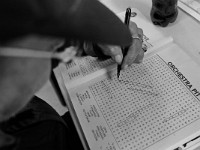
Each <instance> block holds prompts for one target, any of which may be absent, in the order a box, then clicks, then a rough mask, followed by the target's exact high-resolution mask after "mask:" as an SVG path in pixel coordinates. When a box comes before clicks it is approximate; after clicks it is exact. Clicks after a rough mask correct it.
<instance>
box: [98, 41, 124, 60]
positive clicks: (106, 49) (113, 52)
mask: <svg viewBox="0 0 200 150" xmlns="http://www.w3.org/2000/svg"><path fill="white" fill-rule="evenodd" d="M98 46H99V47H100V48H101V49H102V52H103V53H104V54H105V55H107V56H111V58H112V59H113V60H114V61H115V62H116V63H118V64H121V63H122V58H123V55H122V50H121V48H120V47H118V46H110V45H101V44H98Z"/></svg>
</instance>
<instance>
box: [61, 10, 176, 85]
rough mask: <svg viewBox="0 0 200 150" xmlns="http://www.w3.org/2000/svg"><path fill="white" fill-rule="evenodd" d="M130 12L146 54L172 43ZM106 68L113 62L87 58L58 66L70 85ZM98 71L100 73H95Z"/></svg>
mask: <svg viewBox="0 0 200 150" xmlns="http://www.w3.org/2000/svg"><path fill="white" fill-rule="evenodd" d="M132 12H134V13H136V14H137V15H136V16H135V17H131V21H133V22H135V23H136V24H137V26H138V27H140V28H142V29H143V34H144V37H143V41H144V42H143V46H142V47H143V48H144V49H147V52H146V54H147V53H151V52H153V51H155V50H158V49H160V48H161V47H165V46H167V45H169V44H170V43H172V42H173V38H172V37H166V36H165V35H164V34H163V32H161V31H160V29H159V28H158V27H157V26H154V25H153V24H152V22H150V21H149V20H147V19H146V18H145V17H144V16H143V15H142V14H141V13H140V12H139V11H138V10H137V9H132ZM124 14H125V12H123V13H120V14H119V17H120V18H124ZM108 66H109V67H110V68H111V69H112V68H113V67H116V64H114V61H113V60H111V59H109V60H105V61H98V60H97V58H94V57H89V56H88V57H84V58H82V59H78V60H74V61H73V62H72V63H70V64H60V66H59V69H60V71H61V73H62V74H63V76H65V78H64V80H65V81H64V82H67V83H68V84H71V82H72V81H76V82H79V81H77V79H81V78H82V77H86V76H87V75H89V74H92V73H94V72H95V74H98V75H99V73H100V74H102V73H105V72H106V71H107V70H106V69H105V68H107V67H108ZM107 69H108V68H107ZM99 70H101V71H100V72H97V71H99ZM108 70H109V69H108ZM92 76H95V75H92ZM92 76H90V77H92ZM90 77H89V78H90Z"/></svg>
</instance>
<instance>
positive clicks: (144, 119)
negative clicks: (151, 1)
mask: <svg viewBox="0 0 200 150" xmlns="http://www.w3.org/2000/svg"><path fill="white" fill-rule="evenodd" d="M132 11H134V12H136V13H137V15H136V16H135V17H132V18H131V20H132V21H134V22H135V23H136V24H137V25H138V27H140V28H142V29H143V31H144V35H145V36H144V44H143V47H144V48H147V53H146V54H145V58H144V60H143V62H142V63H141V64H133V65H132V66H130V67H129V68H127V69H126V70H123V71H121V75H120V78H119V79H117V65H116V64H115V63H114V62H113V61H112V60H104V61H100V60H98V59H97V58H93V57H89V56H88V57H85V58H82V59H79V60H74V61H73V62H72V63H71V64H60V65H59V67H58V68H56V69H55V70H54V73H55V75H56V78H57V80H58V83H59V85H60V88H61V91H62V93H63V96H64V97H65V100H66V103H67V105H68V109H69V111H70V113H71V115H72V118H73V121H74V123H75V126H76V128H77V131H78V133H79V135H80V138H81V140H82V143H83V145H84V148H85V149H91V150H179V149H178V148H182V149H187V148H188V147H191V146H193V147H195V144H196V143H197V141H198V140H199V138H198V136H199V135H200V76H199V75H200V66H199V65H198V63H197V62H195V61H194V60H193V59H192V58H191V57H189V56H188V55H187V53H185V52H184V50H182V49H181V48H180V47H179V46H178V45H176V44H175V43H174V42H173V39H172V38H171V37H166V36H165V35H164V34H163V33H162V32H161V31H160V30H159V28H158V27H157V26H154V25H152V23H151V21H149V20H147V19H146V18H145V17H144V16H143V15H142V14H141V13H140V12H139V11H138V10H137V9H132ZM124 13H125V12H123V13H121V14H119V16H120V17H122V18H123V17H124ZM108 74H109V75H108Z"/></svg>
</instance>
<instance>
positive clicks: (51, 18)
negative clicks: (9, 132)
mask: <svg viewBox="0 0 200 150" xmlns="http://www.w3.org/2000/svg"><path fill="white" fill-rule="evenodd" d="M0 19H1V24H0V33H1V34H0V121H2V120H5V119H7V118H9V117H10V116H12V115H14V114H15V113H16V112H17V111H19V110H20V109H21V108H22V107H24V106H25V105H26V104H27V103H28V101H29V100H30V99H31V97H32V96H33V95H34V93H35V92H37V91H38V90H39V89H40V88H41V87H42V86H43V85H44V83H45V82H46V81H47V80H48V78H49V75H50V71H51V60H50V59H40V58H25V57H2V56H1V47H12V48H13V51H14V48H20V49H32V50H35V51H49V52H53V51H54V50H55V47H57V46H58V45H61V44H62V43H63V42H64V39H65V38H68V39H69V38H73V39H76V40H86V41H91V42H100V43H105V44H112V45H121V46H126V45H129V44H130V43H131V35H130V32H129V30H128V29H127V28H126V26H124V25H123V23H122V22H121V21H120V20H119V19H118V17H116V16H115V15H114V14H113V13H112V12H111V11H110V10H109V9H107V8H106V7H104V6H103V5H102V4H101V3H100V2H98V1H96V0H51V1H49V0H42V1H41V0H1V1H0Z"/></svg>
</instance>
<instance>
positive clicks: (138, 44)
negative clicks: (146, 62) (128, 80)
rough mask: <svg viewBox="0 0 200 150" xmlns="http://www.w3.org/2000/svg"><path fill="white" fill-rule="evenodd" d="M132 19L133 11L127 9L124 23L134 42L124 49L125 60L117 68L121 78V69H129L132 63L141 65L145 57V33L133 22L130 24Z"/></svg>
mask: <svg viewBox="0 0 200 150" xmlns="http://www.w3.org/2000/svg"><path fill="white" fill-rule="evenodd" d="M130 18H131V9H130V8H127V9H126V13H125V21H124V23H125V24H126V25H127V26H128V27H129V29H130V31H131V33H132V38H133V42H132V44H131V45H130V46H128V47H125V48H122V55H123V59H122V62H121V64H119V65H118V66H117V77H118V78H119V76H120V71H121V69H125V68H127V67H128V66H129V65H131V64H132V63H140V62H142V59H143V57H144V51H143V49H142V37H143V31H142V29H140V28H138V27H137V25H136V24H135V23H133V22H130Z"/></svg>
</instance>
